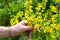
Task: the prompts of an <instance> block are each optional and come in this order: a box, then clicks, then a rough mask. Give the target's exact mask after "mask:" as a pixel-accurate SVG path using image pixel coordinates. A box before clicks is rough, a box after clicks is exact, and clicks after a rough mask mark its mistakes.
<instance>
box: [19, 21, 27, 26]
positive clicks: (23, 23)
mask: <svg viewBox="0 0 60 40" xmlns="http://www.w3.org/2000/svg"><path fill="white" fill-rule="evenodd" d="M20 23H21V24H22V25H28V22H27V21H26V20H24V21H21V22H20Z"/></svg>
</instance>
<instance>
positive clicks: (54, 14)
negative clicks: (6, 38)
mask: <svg viewBox="0 0 60 40" xmlns="http://www.w3.org/2000/svg"><path fill="white" fill-rule="evenodd" d="M3 5H4V3H3V4H1V6H2V7H1V11H2V10H4V11H5V10H7V11H6V12H2V13H1V14H3V13H5V14H4V15H7V14H8V15H9V17H10V18H9V17H8V18H9V19H10V24H11V25H15V24H17V23H18V22H20V21H22V20H27V21H28V25H29V26H30V27H31V26H32V24H34V29H35V30H34V31H33V33H32V34H33V36H32V38H31V40H58V39H59V37H60V0H16V1H14V2H11V1H10V2H9V3H8V2H7V3H6V5H4V6H3ZM8 15H7V16H8ZM1 18H2V17H1ZM6 18H7V17H6ZM37 28H39V29H40V30H41V33H37V32H36V29H37ZM37 35H39V36H37ZM22 36H23V35H22ZM22 38H24V36H23V37H21V39H22Z"/></svg>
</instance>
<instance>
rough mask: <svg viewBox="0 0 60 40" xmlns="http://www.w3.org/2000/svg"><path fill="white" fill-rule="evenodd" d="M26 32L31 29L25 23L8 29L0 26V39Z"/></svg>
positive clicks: (22, 22)
mask: <svg viewBox="0 0 60 40" xmlns="http://www.w3.org/2000/svg"><path fill="white" fill-rule="evenodd" d="M28 30H31V28H29V27H28V26H27V21H21V22H20V23H18V24H16V25H14V26H9V27H5V26H0V38H5V37H15V36H18V35H20V34H21V33H23V32H25V31H28Z"/></svg>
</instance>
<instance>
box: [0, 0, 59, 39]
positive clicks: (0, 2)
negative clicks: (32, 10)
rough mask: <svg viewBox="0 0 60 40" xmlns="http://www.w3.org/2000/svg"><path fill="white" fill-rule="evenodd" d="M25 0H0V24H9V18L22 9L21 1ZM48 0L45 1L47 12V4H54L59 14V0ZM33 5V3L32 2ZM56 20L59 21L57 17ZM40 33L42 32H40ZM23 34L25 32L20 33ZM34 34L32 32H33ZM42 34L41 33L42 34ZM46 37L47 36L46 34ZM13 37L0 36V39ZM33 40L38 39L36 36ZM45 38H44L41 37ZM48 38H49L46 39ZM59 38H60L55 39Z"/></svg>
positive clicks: (39, 0) (37, 0) (36, 1)
mask: <svg viewBox="0 0 60 40" xmlns="http://www.w3.org/2000/svg"><path fill="white" fill-rule="evenodd" d="M25 1H26V0H0V26H10V19H11V18H13V17H14V16H15V15H16V13H17V12H19V11H20V10H23V3H24V2H25ZM41 1H42V0H34V2H35V3H38V2H41ZM47 1H48V2H47V3H46V4H47V5H46V9H45V11H47V10H48V11H47V12H49V11H50V10H49V5H53V6H56V7H57V9H58V12H59V14H58V15H60V0H57V1H56V0H47ZM34 6H35V4H34ZM52 14H56V12H54V11H53V13H52ZM58 22H60V19H58ZM41 34H42V33H41ZM22 35H25V34H22ZM33 35H34V34H33ZM42 36H43V35H42ZM24 37H25V36H21V37H20V38H21V40H23V38H24ZM47 38H48V36H47ZM12 39H13V38H11V37H9V38H0V40H12ZM33 40H38V39H37V38H36V39H35V38H34V39H33ZM41 40H45V39H43V38H42V39H41ZM47 40H50V39H47ZM56 40H60V39H56Z"/></svg>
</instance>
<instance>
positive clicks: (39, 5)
mask: <svg viewBox="0 0 60 40" xmlns="http://www.w3.org/2000/svg"><path fill="white" fill-rule="evenodd" d="M41 8H42V4H41V3H38V5H37V8H36V10H37V11H40V10H41Z"/></svg>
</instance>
